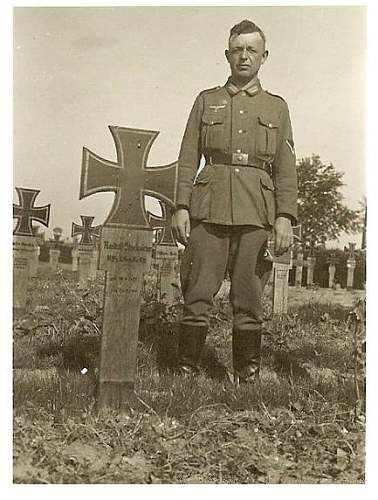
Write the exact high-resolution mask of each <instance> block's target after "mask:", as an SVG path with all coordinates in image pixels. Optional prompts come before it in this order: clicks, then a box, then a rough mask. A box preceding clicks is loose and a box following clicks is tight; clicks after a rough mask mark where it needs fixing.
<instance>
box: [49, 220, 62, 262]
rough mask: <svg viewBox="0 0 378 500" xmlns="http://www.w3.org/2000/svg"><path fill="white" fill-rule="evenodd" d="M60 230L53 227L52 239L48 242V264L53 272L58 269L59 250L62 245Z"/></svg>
mask: <svg viewBox="0 0 378 500" xmlns="http://www.w3.org/2000/svg"><path fill="white" fill-rule="evenodd" d="M62 232H63V231H62V229H61V228H60V227H54V229H53V236H54V239H53V240H51V241H50V242H49V246H50V249H49V259H50V260H49V263H50V270H51V271H53V272H55V271H57V270H58V268H59V257H60V248H61V245H62V243H63V242H62V241H61V240H60V237H61V235H62Z"/></svg>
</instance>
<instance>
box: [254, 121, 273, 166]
mask: <svg viewBox="0 0 378 500" xmlns="http://www.w3.org/2000/svg"><path fill="white" fill-rule="evenodd" d="M256 128H257V132H256V156H258V157H262V158H263V159H264V160H267V159H273V158H274V155H275V153H276V149H277V134H278V124H277V123H276V122H274V121H269V120H267V119H265V118H262V117H260V116H258V117H257V127H256Z"/></svg>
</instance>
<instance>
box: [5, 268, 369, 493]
mask: <svg viewBox="0 0 378 500" xmlns="http://www.w3.org/2000/svg"><path fill="white" fill-rule="evenodd" d="M101 287H102V283H101V281H99V282H97V283H96V282H94V283H92V284H91V286H90V287H89V289H88V291H87V292H86V293H85V294H83V292H80V291H79V290H78V289H77V287H76V286H75V284H74V283H73V281H72V279H68V278H64V276H63V275H59V274H58V275H56V276H55V277H54V278H53V279H51V278H50V279H47V278H46V277H44V276H42V277H40V278H38V279H37V280H36V282H35V290H36V291H35V294H33V297H32V302H31V303H30V304H29V307H30V310H31V311H32V313H29V314H28V315H27V316H26V317H25V318H23V319H22V320H20V321H18V322H16V324H15V343H14V356H15V372H14V415H15V416H14V418H15V425H14V445H15V446H14V451H15V466H14V481H15V482H17V483H211V484H216V483H218V484H219V483H222V484H224V483H234V484H235V483H241V484H242V483H361V482H363V481H364V415H363V413H361V412H360V413H359V415H358V416H357V418H356V414H355V396H356V392H355V379H354V368H355V363H354V357H353V356H354V343H353V335H354V331H353V328H351V327H350V324H349V323H348V312H349V309H348V308H346V307H343V306H342V305H341V304H338V305H331V304H329V303H326V304H318V303H315V302H312V303H311V304H308V303H307V304H304V305H300V304H297V305H295V306H293V307H292V309H291V311H290V314H289V315H288V316H287V317H285V318H281V319H271V318H270V316H269V315H270V307H269V305H268V304H267V305H266V316H267V328H268V330H269V331H270V334H268V335H266V336H265V338H264V365H263V370H262V376H261V381H260V383H258V384H256V385H254V386H252V387H250V386H248V387H245V386H244V387H243V386H241V387H235V386H233V385H232V384H230V383H227V382H226V381H225V377H224V373H225V371H226V370H227V369H230V368H231V367H230V348H231V346H230V329H231V324H230V312H229V309H228V307H227V306H226V305H225V304H224V303H223V302H221V303H219V304H218V307H217V308H216V310H215V312H214V316H213V318H212V328H211V333H210V336H209V341H208V346H207V349H206V351H205V353H204V356H203V358H202V369H201V374H200V376H199V377H198V378H196V379H183V378H181V377H178V376H176V375H174V374H173V373H172V372H171V371H170V370H169V368H168V367H169V364H170V359H169V354H168V355H167V351H168V353H169V351H171V354H173V353H174V339H175V328H174V325H173V326H171V327H170V328H169V329H167V326H166V323H165V321H166V320H167V318H166V317H164V318H163V319H164V321H162V320H161V311H160V312H159V313H156V310H155V313H154V314H159V315H160V316H159V318H157V319H156V320H155V321H153V318H152V320H151V317H150V316H149V317H148V318H145V321H144V322H143V324H142V329H141V336H140V343H139V358H138V372H137V393H138V395H139V397H140V398H141V400H142V401H143V402H144V404H145V408H146V411H145V412H144V413H135V414H130V415H116V414H114V413H112V412H106V413H102V414H100V415H97V414H96V412H95V410H94V405H95V390H96V366H97V362H98V347H99V326H100V322H99V314H100V311H99V308H98V304H99V303H100V302H101V300H100V299H101ZM36 306H39V309H37V311H36ZM40 306H45V307H47V308H48V309H46V308H45V309H43V308H42V309H41V307H40ZM149 311H150V312H151V308H149ZM175 314H176V312H175ZM175 314H174V315H173V314H172V315H173V316H175ZM147 316H148V315H147ZM175 317H176V316H175ZM84 367H85V368H87V369H88V370H89V371H88V373H87V374H85V375H82V374H81V372H80V370H81V369H82V368H84ZM362 379H363V377H361V380H360V381H359V384H360V385H359V388H360V391H361V393H363V380H362Z"/></svg>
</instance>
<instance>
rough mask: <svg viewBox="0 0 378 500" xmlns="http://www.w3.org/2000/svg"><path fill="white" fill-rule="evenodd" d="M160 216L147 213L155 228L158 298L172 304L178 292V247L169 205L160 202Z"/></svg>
mask: <svg viewBox="0 0 378 500" xmlns="http://www.w3.org/2000/svg"><path fill="white" fill-rule="evenodd" d="M160 206H161V212H162V216H161V217H157V216H155V215H153V214H151V213H149V214H148V215H149V219H150V224H151V227H152V228H153V229H155V230H157V242H156V248H155V262H156V268H157V272H158V279H157V286H158V296H159V300H160V301H163V302H165V303H167V304H168V305H173V303H174V302H175V300H176V298H177V294H178V289H179V286H178V277H177V271H176V269H177V265H178V247H177V245H176V241H175V239H174V237H173V233H172V213H171V210H170V208H169V207H166V206H165V204H164V203H160Z"/></svg>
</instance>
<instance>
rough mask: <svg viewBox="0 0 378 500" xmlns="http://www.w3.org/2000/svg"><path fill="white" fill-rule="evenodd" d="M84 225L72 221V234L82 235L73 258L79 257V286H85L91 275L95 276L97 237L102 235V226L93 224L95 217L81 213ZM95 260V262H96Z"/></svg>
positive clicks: (74, 235) (73, 235)
mask: <svg viewBox="0 0 378 500" xmlns="http://www.w3.org/2000/svg"><path fill="white" fill-rule="evenodd" d="M80 218H81V221H82V223H83V225H82V226H79V225H78V224H75V222H73V223H72V231H71V236H72V237H73V238H75V237H76V236H80V237H81V238H80V242H79V247H78V251H77V253H76V250H73V259H75V258H77V256H78V258H79V262H78V269H79V287H80V288H85V287H86V286H87V281H88V278H89V277H90V276H93V277H95V275H96V269H97V255H96V253H97V252H96V250H95V246H94V243H95V238H98V237H99V236H100V230H101V226H93V227H92V222H93V221H94V217H91V216H89V215H80ZM94 261H95V262H94Z"/></svg>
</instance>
